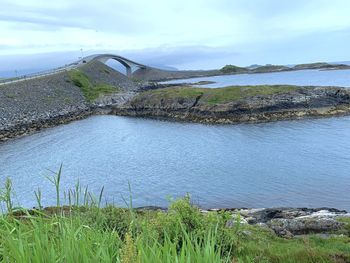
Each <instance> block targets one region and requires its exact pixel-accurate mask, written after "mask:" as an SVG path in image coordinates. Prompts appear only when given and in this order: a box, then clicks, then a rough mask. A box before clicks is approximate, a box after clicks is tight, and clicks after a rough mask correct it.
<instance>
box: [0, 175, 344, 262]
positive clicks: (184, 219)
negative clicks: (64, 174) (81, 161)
mask: <svg viewBox="0 0 350 263" xmlns="http://www.w3.org/2000/svg"><path fill="white" fill-rule="evenodd" d="M51 180H52V182H53V183H54V184H55V187H56V190H57V198H58V200H57V204H58V205H60V200H59V198H60V194H59V193H60V192H59V190H60V189H59V183H60V173H59V174H58V176H57V177H53V178H51ZM10 192H11V182H10V181H7V182H6V184H5V187H4V190H2V191H1V200H2V201H3V203H4V205H5V206H6V208H7V210H8V211H9V212H8V213H7V214H3V215H1V217H0V261H1V262H121V263H139V262H146V263H148V262H150V263H151V262H152V263H153V262H159V263H163V262H169V263H172V262H178V263H182V262H183V263H185V262H186V263H197V262H198V263H215V262H228V263H232V262H283V263H285V262H287V263H288V262H291V263H292V262H293V263H294V262H349V261H350V238H349V233H347V232H344V233H345V234H344V235H343V236H336V237H332V238H328V239H323V238H320V237H317V236H312V235H311V236H305V237H303V238H295V239H282V238H279V237H277V236H276V235H275V234H274V233H271V231H270V230H268V229H264V228H262V227H259V226H249V225H241V224H240V223H239V222H240V218H239V217H238V218H237V220H236V221H233V225H232V226H231V227H227V225H226V223H227V221H228V220H230V219H231V220H232V217H231V215H230V214H229V213H226V212H209V213H201V212H200V210H199V209H198V208H196V207H195V206H193V205H191V202H190V198H189V197H188V196H186V197H185V198H182V199H179V200H177V201H174V202H171V203H170V206H169V209H168V211H167V212H163V211H145V210H135V209H133V208H132V200H131V198H130V200H129V203H128V207H129V208H118V207H115V206H106V207H103V208H100V204H101V198H102V193H103V190H102V191H101V193H100V194H99V197H98V198H95V197H94V195H93V194H91V193H88V192H87V189H85V191H82V190H81V187H80V186H79V184H77V186H76V187H75V188H74V189H73V190H69V191H67V192H66V193H65V195H64V196H65V197H68V198H67V199H68V203H69V205H67V206H58V207H51V208H46V209H42V208H41V203H40V202H41V201H40V200H41V192H40V191H38V192H36V195H35V196H36V198H37V202H38V207H40V208H38V209H34V210H25V209H20V208H14V207H13V204H12V201H11V194H10ZM344 222H347V223H349V225H350V222H348V219H344ZM349 225H348V226H347V227H349ZM343 231H346V229H345V230H343Z"/></svg>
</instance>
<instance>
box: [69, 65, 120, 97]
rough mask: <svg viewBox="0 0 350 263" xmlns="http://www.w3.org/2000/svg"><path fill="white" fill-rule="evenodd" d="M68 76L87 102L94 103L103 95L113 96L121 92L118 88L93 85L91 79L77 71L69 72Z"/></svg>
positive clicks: (103, 84)
mask: <svg viewBox="0 0 350 263" xmlns="http://www.w3.org/2000/svg"><path fill="white" fill-rule="evenodd" d="M68 74H69V76H70V78H71V80H72V81H73V83H74V85H76V86H77V87H79V88H80V89H81V91H82V92H83V93H84V96H85V98H86V100H87V101H90V102H91V101H94V100H95V99H97V98H98V97H99V96H101V95H106V94H111V93H114V92H117V91H118V90H119V89H118V88H117V87H114V86H111V85H108V84H105V83H100V84H98V85H93V84H92V83H91V81H90V80H89V77H88V76H87V75H86V74H84V73H83V72H81V71H79V70H77V69H75V70H71V71H69V73H68Z"/></svg>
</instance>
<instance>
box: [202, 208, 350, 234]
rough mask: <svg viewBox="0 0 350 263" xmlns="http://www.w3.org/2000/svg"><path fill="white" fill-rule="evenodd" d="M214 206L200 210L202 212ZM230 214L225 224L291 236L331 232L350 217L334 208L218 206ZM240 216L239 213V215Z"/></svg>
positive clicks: (340, 226) (206, 211)
mask: <svg viewBox="0 0 350 263" xmlns="http://www.w3.org/2000/svg"><path fill="white" fill-rule="evenodd" d="M213 210H214V211H218V210H217V209H211V210H202V212H204V213H208V212H210V211H213ZM219 211H226V212H229V213H231V215H232V219H230V220H228V221H227V223H226V226H227V227H234V226H235V224H236V223H237V220H238V219H239V220H240V221H239V223H240V224H251V225H260V226H261V227H265V228H268V229H271V230H272V231H273V232H274V233H276V234H277V235H278V236H282V237H286V238H291V237H293V236H294V235H303V234H316V233H333V232H335V231H337V230H340V229H341V228H342V226H343V224H342V223H341V222H339V221H338V218H341V217H350V214H348V213H347V212H346V211H344V210H338V209H334V208H261V209H221V210H220V209H219ZM238 215H239V216H238Z"/></svg>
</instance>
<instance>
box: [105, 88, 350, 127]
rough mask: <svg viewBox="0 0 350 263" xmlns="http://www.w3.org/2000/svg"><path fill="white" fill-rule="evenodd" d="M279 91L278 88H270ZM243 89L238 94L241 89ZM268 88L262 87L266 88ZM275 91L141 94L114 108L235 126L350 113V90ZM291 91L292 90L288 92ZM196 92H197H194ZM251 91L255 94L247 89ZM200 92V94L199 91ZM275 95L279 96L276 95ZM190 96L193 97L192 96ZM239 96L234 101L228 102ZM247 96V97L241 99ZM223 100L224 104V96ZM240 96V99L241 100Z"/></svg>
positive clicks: (121, 112) (120, 111)
mask: <svg viewBox="0 0 350 263" xmlns="http://www.w3.org/2000/svg"><path fill="white" fill-rule="evenodd" d="M269 87H272V88H273V89H275V86H269ZM235 88H237V89H240V90H239V91H238V92H239V94H238V95H237V94H236V93H237V90H234V89H235ZM263 88H264V87H262V89H263ZM277 88H278V89H277V90H272V94H253V95H251V96H245V95H244V94H245V93H244V92H246V90H245V87H243V88H240V87H234V88H233V89H231V90H228V92H227V94H225V93H224V94H221V93H222V92H223V91H224V89H221V90H219V89H216V90H215V92H217V93H218V95H217V94H215V93H214V94H212V93H213V90H214V89H200V88H192V89H191V88H187V90H186V88H184V89H183V92H182V93H183V94H179V93H178V92H177V90H176V89H179V88H168V89H163V90H155V91H148V92H144V93H140V94H139V95H137V96H135V97H133V98H132V99H131V100H130V101H128V102H126V103H125V104H122V105H118V106H116V107H113V111H112V114H115V115H122V116H134V117H146V118H159V119H168V120H176V121H186V122H199V123H214V124H235V123H249V122H250V123H256V122H268V121H278V120H292V119H303V118H320V117H329V116H341V115H347V114H349V113H350V91H349V90H347V89H345V88H338V87H293V86H286V92H284V91H283V88H284V87H283V86H282V87H277ZM287 88H289V89H290V90H289V91H288V90H287ZM194 89H196V90H194ZM247 90H248V91H247V92H252V91H253V92H255V90H254V88H250V87H248V88H247ZM197 91H198V92H197ZM274 92H275V93H274ZM188 94H190V95H188ZM232 94H233V95H234V96H236V97H234V98H232V99H226V98H225V96H226V97H227V98H230V97H232V96H233V95H232ZM241 94H243V95H244V96H245V97H239V96H240V95H241ZM219 96H221V97H222V101H220V99H221V98H220V97H219ZM237 96H238V98H237Z"/></svg>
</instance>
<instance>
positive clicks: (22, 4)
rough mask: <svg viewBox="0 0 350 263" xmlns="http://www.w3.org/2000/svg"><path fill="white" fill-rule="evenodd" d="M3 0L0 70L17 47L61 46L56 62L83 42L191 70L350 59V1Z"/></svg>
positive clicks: (32, 50)
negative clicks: (226, 65)
mask: <svg viewBox="0 0 350 263" xmlns="http://www.w3.org/2000/svg"><path fill="white" fill-rule="evenodd" d="M0 4H1V9H0V62H1V60H2V61H3V63H0V64H2V65H0V67H1V68H0V69H4V67H5V66H8V67H9V66H11V67H13V66H12V65H11V63H10V62H11V61H15V62H16V61H17V59H16V57H17V58H18V56H17V55H19V54H27V55H30V54H38V53H52V52H60V53H61V55H60V57H61V58H58V56H56V58H57V61H56V63H61V60H64V61H66V60H67V61H68V60H75V59H76V57H77V56H79V55H80V51H79V50H80V49H81V48H82V49H83V52H84V55H86V54H89V53H93V52H104V51H110V52H114V53H118V54H121V55H125V56H129V57H131V58H132V59H135V60H137V61H140V62H146V63H152V64H166V65H169V66H175V67H178V68H185V69H189V68H203V69H207V68H216V67H220V66H222V65H225V64H229V63H231V64H237V65H249V64H253V63H259V64H266V63H275V64H294V63H302V62H315V61H344V60H350V52H349V51H350V44H349V43H350V1H349V0H283V1H282V0H132V1H131V0H99V1H88V0H59V1H48V0H0ZM26 57H27V60H28V61H33V58H35V57H33V56H26ZM39 57H40V56H37V58H39ZM41 57H43V55H41ZM63 58H64V59H63ZM60 59H61V60H60ZM7 61H10V62H9V63H7ZM16 63H17V62H16ZM28 63H29V62H28ZM4 64H6V65H4Z"/></svg>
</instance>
